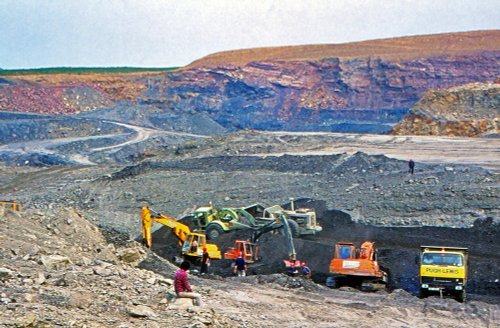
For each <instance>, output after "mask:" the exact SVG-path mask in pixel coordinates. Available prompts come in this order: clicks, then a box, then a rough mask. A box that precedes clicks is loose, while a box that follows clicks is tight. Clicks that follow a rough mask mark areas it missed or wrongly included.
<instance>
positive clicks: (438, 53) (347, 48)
mask: <svg viewBox="0 0 500 328" xmlns="http://www.w3.org/2000/svg"><path fill="white" fill-rule="evenodd" d="M499 39H500V33H499V32H498V31H489V32H475V33H463V34H460V33H458V34H447V35H440V36H427V37H413V38H400V39H391V40H377V41H368V42H361V43H356V44H349V45H330V46H328V45H325V46H302V47H284V48H270V49H254V50H253V51H250V50H241V51H234V52H227V53H220V54H214V55H211V56H208V57H206V58H204V59H201V60H199V61H197V62H195V63H193V64H192V65H190V66H188V68H186V69H184V70H181V71H179V72H174V73H168V74H166V75H165V76H164V78H162V79H160V80H156V81H154V82H153V83H152V84H150V88H149V90H148V92H147V93H146V97H147V99H145V100H144V101H147V102H150V103H155V104H157V105H160V106H163V105H166V106H174V107H175V108H177V109H179V110H187V109H192V108H194V109H196V110H198V111H208V112H209V113H210V114H211V115H212V117H214V118H215V120H216V121H217V122H219V123H220V124H222V125H223V126H225V127H236V128H259V129H289V130H334V131H355V132H386V131H388V130H389V129H390V126H391V124H394V123H396V122H398V121H399V120H400V119H401V118H402V116H403V115H404V114H405V113H406V112H407V110H408V109H409V108H410V107H411V106H413V105H414V104H415V103H416V102H417V101H418V99H419V98H420V97H421V96H422V95H423V94H424V93H425V92H426V91H427V90H429V89H435V88H448V87H451V86H456V85H461V84H465V83H470V82H476V81H483V82H485V81H494V80H495V79H496V77H497V76H498V75H499V69H498V60H499V59H500V48H499V47H498V44H499V42H498V40H499ZM490 42H492V43H490ZM493 44H496V45H493ZM492 45H493V46H492ZM287 51H288V52H287ZM238 55H240V56H238Z"/></svg>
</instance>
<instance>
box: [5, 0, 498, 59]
mask: <svg viewBox="0 0 500 328" xmlns="http://www.w3.org/2000/svg"><path fill="white" fill-rule="evenodd" d="M484 29H500V0H363V1H362V0H330V1H328V0H316V1H301V0H288V1H285V0H283V1H279V0H276V1H271V0H250V1H247V0H200V1H195V0H0V68H4V69H6V68H32V67H52V66H148V67H168V66H183V65H186V64H188V63H190V62H191V61H193V60H195V59H198V58H200V57H203V56H205V55H208V54H210V53H214V52H218V51H223V50H232V49H242V48H252V47H265V46H279V45H298V44H315V43H342V42H348V41H360V40H368V39H379V38H386V37H394V36H405V35H417V34H432V33H442V32H454V31H471V30H484Z"/></svg>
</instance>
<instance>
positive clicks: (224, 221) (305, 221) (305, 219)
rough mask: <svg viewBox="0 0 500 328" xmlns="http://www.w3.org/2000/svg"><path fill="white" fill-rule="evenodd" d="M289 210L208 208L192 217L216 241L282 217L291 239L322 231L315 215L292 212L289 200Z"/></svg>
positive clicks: (277, 208)
mask: <svg viewBox="0 0 500 328" xmlns="http://www.w3.org/2000/svg"><path fill="white" fill-rule="evenodd" d="M290 205H291V209H290V210H285V209H283V208H282V207H281V206H279V205H273V206H270V207H264V206H263V205H261V204H253V205H250V206H247V207H240V208H221V209H216V208H215V207H214V206H213V205H212V204H210V205H209V206H203V207H200V208H198V209H196V210H195V211H194V213H193V220H194V225H195V226H196V228H197V229H198V230H201V231H205V233H206V235H207V238H208V239H217V238H218V237H219V236H220V235H221V234H222V233H224V232H229V231H232V230H238V229H253V230H255V229H259V228H261V227H265V226H267V225H269V224H272V223H273V222H274V221H275V220H276V218H277V217H279V216H284V217H286V219H287V221H288V226H289V227H290V231H291V234H292V236H293V237H295V238H297V237H299V236H302V235H309V234H315V233H318V232H320V231H321V230H322V228H321V226H319V225H318V224H317V221H316V212H315V211H314V210H312V209H306V208H299V209H295V203H294V199H293V198H291V199H290Z"/></svg>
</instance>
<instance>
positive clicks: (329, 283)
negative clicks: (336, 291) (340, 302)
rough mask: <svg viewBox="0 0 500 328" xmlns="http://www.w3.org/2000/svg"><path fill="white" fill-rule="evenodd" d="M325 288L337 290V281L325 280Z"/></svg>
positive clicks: (330, 278)
mask: <svg viewBox="0 0 500 328" xmlns="http://www.w3.org/2000/svg"><path fill="white" fill-rule="evenodd" d="M326 286H327V287H330V288H338V284H337V279H335V277H328V278H326Z"/></svg>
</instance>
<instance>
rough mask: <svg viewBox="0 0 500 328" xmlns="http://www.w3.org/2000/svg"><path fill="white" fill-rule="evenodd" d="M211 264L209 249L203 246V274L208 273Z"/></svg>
mask: <svg viewBox="0 0 500 328" xmlns="http://www.w3.org/2000/svg"><path fill="white" fill-rule="evenodd" d="M209 265H210V258H209V257H208V251H207V248H206V247H203V255H202V257H201V267H200V273H201V274H202V275H204V274H207V273H208V266H209Z"/></svg>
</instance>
